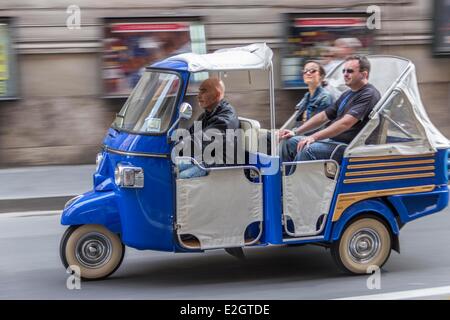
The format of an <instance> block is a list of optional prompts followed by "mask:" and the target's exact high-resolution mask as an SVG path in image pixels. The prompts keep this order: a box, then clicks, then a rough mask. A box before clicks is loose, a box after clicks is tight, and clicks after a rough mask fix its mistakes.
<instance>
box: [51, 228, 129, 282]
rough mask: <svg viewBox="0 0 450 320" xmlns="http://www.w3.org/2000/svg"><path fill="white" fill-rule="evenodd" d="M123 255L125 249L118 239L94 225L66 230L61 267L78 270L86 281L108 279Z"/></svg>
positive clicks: (61, 246) (61, 249)
mask: <svg viewBox="0 0 450 320" xmlns="http://www.w3.org/2000/svg"><path fill="white" fill-rule="evenodd" d="M124 254H125V246H124V245H123V244H122V242H121V241H120V238H119V236H118V235H116V234H114V233H112V232H111V231H109V230H108V229H106V228H105V227H104V226H101V225H95V224H89V225H88V224H87V225H82V226H71V227H69V228H68V229H67V230H66V232H65V233H64V235H63V236H62V239H61V244H60V256H61V261H62V263H63V265H64V267H65V268H68V267H69V266H77V267H78V268H80V276H81V278H82V279H85V280H99V279H104V278H106V277H108V276H110V275H111V274H113V273H114V272H115V271H116V270H117V269H118V268H119V266H120V264H121V263H122V261H123V257H124Z"/></svg>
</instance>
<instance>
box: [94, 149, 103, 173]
mask: <svg viewBox="0 0 450 320" xmlns="http://www.w3.org/2000/svg"><path fill="white" fill-rule="evenodd" d="M102 161H103V153H102V152H100V153H97V156H96V157H95V172H97V171H98V168H99V167H100V164H101V163H102Z"/></svg>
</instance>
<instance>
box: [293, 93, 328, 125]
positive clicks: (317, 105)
mask: <svg viewBox="0 0 450 320" xmlns="http://www.w3.org/2000/svg"><path fill="white" fill-rule="evenodd" d="M333 102H334V101H333V96H332V95H331V93H330V92H328V90H326V89H324V88H323V87H322V86H319V87H317V89H316V91H315V92H314V95H313V96H312V97H311V96H310V94H309V92H307V93H306V94H305V95H304V96H303V99H302V100H300V102H299V103H297V105H296V106H295V109H296V110H297V118H296V124H297V126H298V125H300V124H301V123H302V122H303V121H302V119H303V117H302V115H303V113H304V112H306V120H309V119H311V117H313V116H314V115H316V114H318V113H319V112H321V111H323V110H325V109H326V108H328V107H329V106H331V105H332V104H333Z"/></svg>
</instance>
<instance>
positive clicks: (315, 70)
mask: <svg viewBox="0 0 450 320" xmlns="http://www.w3.org/2000/svg"><path fill="white" fill-rule="evenodd" d="M316 72H317V69H305V70H303V74H307V73H309V74H314V73H316Z"/></svg>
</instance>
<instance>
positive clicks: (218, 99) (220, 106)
mask: <svg viewBox="0 0 450 320" xmlns="http://www.w3.org/2000/svg"><path fill="white" fill-rule="evenodd" d="M224 95H225V85H224V83H223V81H222V80H219V79H217V78H209V79H206V80H205V81H203V82H202V83H201V84H200V88H199V93H198V97H197V99H198V103H199V106H200V107H202V108H203V109H204V112H203V113H202V114H201V115H200V117H199V118H198V119H197V120H196V121H199V122H201V129H202V132H203V134H205V132H206V131H208V130H212V129H214V130H218V131H219V132H220V133H221V134H222V135H223V155H224V157H223V158H224V159H223V163H225V162H226V160H225V158H226V143H229V142H230V141H228V142H227V141H226V138H225V132H226V130H227V129H233V130H235V129H238V128H239V119H238V116H237V114H236V111H235V110H234V108H233V106H231V105H230V104H229V103H228V102H227V101H225V100H224ZM194 129H195V125H193V126H192V127H191V128H190V129H189V132H190V134H191V137H192V138H193V139H195V137H194V135H195V132H194ZM211 142H212V141H209V140H208V139H207V140H206V141H205V140H203V141H202V142H201V145H202V152H203V151H204V150H205V148H206V147H207V146H208V145H209V144H210V143H211ZM203 165H205V164H204V163H203ZM212 165H214V164H212ZM178 169H179V177H180V178H181V179H188V178H193V177H200V176H204V175H206V172H205V170H203V169H201V168H199V167H198V166H195V165H193V164H192V163H190V162H186V161H182V162H179V163H178Z"/></svg>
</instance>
